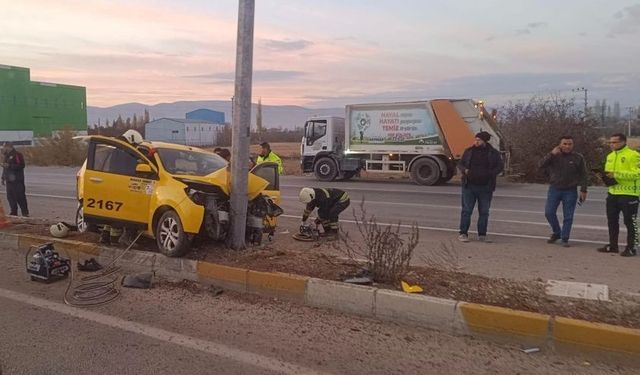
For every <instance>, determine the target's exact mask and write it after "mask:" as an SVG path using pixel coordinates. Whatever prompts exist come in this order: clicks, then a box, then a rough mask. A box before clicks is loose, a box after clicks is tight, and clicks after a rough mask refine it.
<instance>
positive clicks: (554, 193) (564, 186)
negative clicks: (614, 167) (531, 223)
mask: <svg viewBox="0 0 640 375" xmlns="http://www.w3.org/2000/svg"><path fill="white" fill-rule="evenodd" d="M573 147H574V144H573V137H571V136H570V135H564V136H562V137H560V144H559V145H557V146H556V147H554V148H553V150H551V152H549V153H548V154H547V155H546V156H545V157H544V158H543V159H542V160H541V161H540V168H543V169H544V170H545V171H546V173H547V175H548V176H549V191H548V192H547V203H546V205H545V208H544V216H545V217H546V218H547V221H548V222H549V225H550V226H551V231H552V233H551V237H549V239H548V240H547V242H548V243H555V242H557V241H558V240H561V241H562V246H564V247H569V236H570V235H571V225H572V224H573V213H574V212H575V210H576V203H578V204H582V202H584V201H585V200H586V199H587V184H588V175H587V166H586V163H585V161H584V157H583V156H582V155H581V154H579V153H577V152H573ZM578 186H580V193H578ZM560 203H562V217H563V220H562V228H560V223H559V222H558V216H557V214H556V212H557V210H558V206H559V205H560Z"/></svg>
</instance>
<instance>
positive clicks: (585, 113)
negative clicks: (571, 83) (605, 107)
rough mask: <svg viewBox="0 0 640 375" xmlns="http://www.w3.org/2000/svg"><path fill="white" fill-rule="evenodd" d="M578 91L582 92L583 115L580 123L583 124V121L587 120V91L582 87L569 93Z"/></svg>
mask: <svg viewBox="0 0 640 375" xmlns="http://www.w3.org/2000/svg"><path fill="white" fill-rule="evenodd" d="M580 91H584V114H583V115H582V121H583V122H584V120H585V119H586V118H587V105H588V103H589V101H588V100H587V91H588V90H587V89H586V88H584V87H578V88H575V89H572V90H571V92H580Z"/></svg>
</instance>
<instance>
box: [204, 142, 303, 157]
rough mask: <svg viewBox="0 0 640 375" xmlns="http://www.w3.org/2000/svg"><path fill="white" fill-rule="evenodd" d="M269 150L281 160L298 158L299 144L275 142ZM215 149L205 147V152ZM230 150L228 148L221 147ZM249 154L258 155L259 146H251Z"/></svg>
mask: <svg viewBox="0 0 640 375" xmlns="http://www.w3.org/2000/svg"><path fill="white" fill-rule="evenodd" d="M270 145H271V150H273V152H275V153H276V154H277V155H278V156H280V157H281V158H283V159H286V158H296V159H299V158H300V143H298V142H277V143H270ZM214 148H215V147H205V148H204V149H205V150H209V151H213V149H214ZM223 148H230V147H223ZM249 153H250V154H251V155H252V156H256V155H258V154H259V153H260V145H257V144H256V145H251V146H250V148H249Z"/></svg>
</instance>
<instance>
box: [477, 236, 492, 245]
mask: <svg viewBox="0 0 640 375" xmlns="http://www.w3.org/2000/svg"><path fill="white" fill-rule="evenodd" d="M478 241H480V242H485V243H491V242H493V241H491V239H490V238H487V236H486V235H484V236H478Z"/></svg>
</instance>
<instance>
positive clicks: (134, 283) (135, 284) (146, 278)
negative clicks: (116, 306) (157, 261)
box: [122, 272, 153, 289]
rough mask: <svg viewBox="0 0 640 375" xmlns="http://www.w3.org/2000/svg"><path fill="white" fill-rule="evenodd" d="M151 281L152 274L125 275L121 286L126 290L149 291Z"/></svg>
mask: <svg viewBox="0 0 640 375" xmlns="http://www.w3.org/2000/svg"><path fill="white" fill-rule="evenodd" d="M152 281H153V273H152V272H144V273H138V274H133V275H127V276H125V277H124V278H123V279H122V286H124V287H127V288H138V289H150V288H151V286H152Z"/></svg>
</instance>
